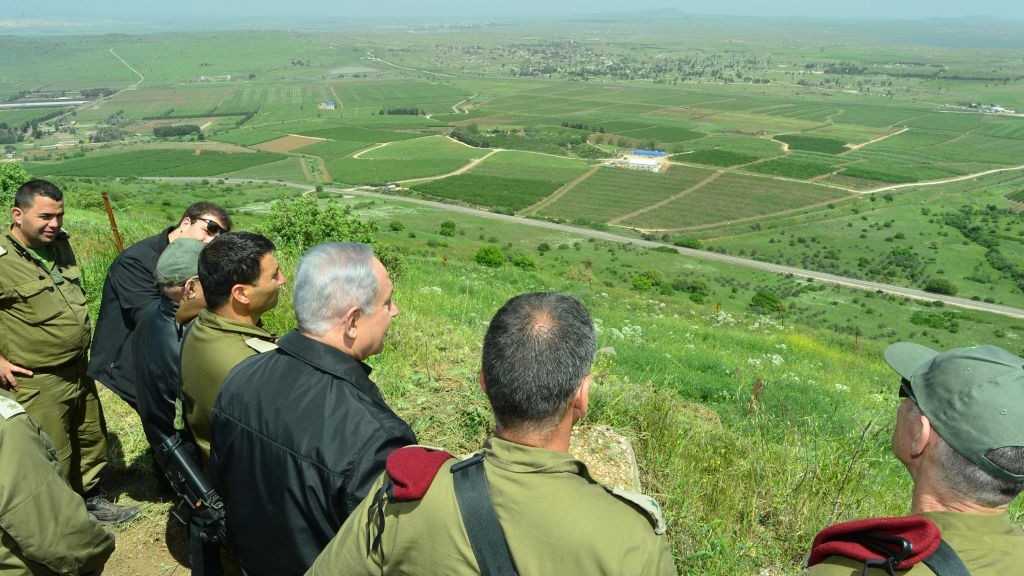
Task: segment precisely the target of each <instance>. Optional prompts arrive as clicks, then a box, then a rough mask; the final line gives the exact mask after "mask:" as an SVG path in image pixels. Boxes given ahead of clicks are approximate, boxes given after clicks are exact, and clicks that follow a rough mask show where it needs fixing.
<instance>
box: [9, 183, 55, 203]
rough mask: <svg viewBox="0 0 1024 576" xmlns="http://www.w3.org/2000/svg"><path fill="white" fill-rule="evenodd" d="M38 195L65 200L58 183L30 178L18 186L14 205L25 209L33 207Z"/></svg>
mask: <svg viewBox="0 0 1024 576" xmlns="http://www.w3.org/2000/svg"><path fill="white" fill-rule="evenodd" d="M36 196H46V197H47V198H50V199H51V200H55V201H57V202H63V201H64V193H63V192H61V191H60V188H58V187H57V185H56V184H54V183H53V182H50V181H49V180H29V181H28V182H25V183H24V184H22V185H21V187H20V188H18V191H17V192H15V193H14V207H15V208H21V209H22V210H25V209H27V208H31V207H32V204H34V203H35V201H36Z"/></svg>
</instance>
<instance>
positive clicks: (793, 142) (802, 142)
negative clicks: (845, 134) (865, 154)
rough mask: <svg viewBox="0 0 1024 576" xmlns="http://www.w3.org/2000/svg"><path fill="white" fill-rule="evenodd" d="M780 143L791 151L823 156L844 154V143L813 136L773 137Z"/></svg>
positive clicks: (789, 135)
mask: <svg viewBox="0 0 1024 576" xmlns="http://www.w3.org/2000/svg"><path fill="white" fill-rule="evenodd" d="M775 139H776V140H778V141H780V142H785V143H786V144H789V147H790V148H791V149H793V150H806V151H808V152H824V153H825V154H839V153H840V152H846V150H847V148H846V142H843V141H841V140H834V139H832V138H817V137H815V136H803V135H800V134H781V135H779V136H776V137H775Z"/></svg>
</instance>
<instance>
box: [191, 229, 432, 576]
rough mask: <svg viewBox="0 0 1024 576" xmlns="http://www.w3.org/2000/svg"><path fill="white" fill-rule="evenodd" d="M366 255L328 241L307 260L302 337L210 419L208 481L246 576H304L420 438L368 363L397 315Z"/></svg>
mask: <svg viewBox="0 0 1024 576" xmlns="http://www.w3.org/2000/svg"><path fill="white" fill-rule="evenodd" d="M392 296H393V285H392V283H391V279H390V277H389V276H388V271H387V270H386V269H385V268H384V265H383V264H381V262H380V260H378V259H377V258H376V257H375V256H374V254H373V251H372V250H371V248H370V247H369V246H366V245H364V244H351V243H345V244H343V243H331V244H321V245H319V246H316V247H314V248H312V249H310V250H309V251H308V252H306V254H304V255H303V257H302V260H301V261H300V262H299V269H298V272H297V273H296V278H295V283H294V295H293V299H294V300H293V305H294V308H295V316H296V319H297V320H298V329H297V330H295V331H293V332H290V333H288V334H286V335H285V336H283V337H282V338H281V339H280V340H279V341H278V342H277V345H278V348H277V349H276V350H273V351H270V352H266V353H264V354H260V355H257V356H254V357H252V358H249V359H247V360H245V361H243V362H242V363H240V364H239V365H238V366H236V367H235V368H234V369H233V370H232V371H231V373H230V374H229V375H228V377H227V379H225V381H224V384H223V387H222V388H221V390H220V393H219V395H218V396H217V401H216V404H215V405H214V409H213V415H212V418H211V428H212V432H213V434H212V435H213V438H212V453H211V460H210V474H211V477H212V479H213V481H214V484H215V486H216V487H217V489H218V491H219V492H220V494H221V495H222V496H223V498H224V501H225V503H226V507H227V514H228V531H229V533H230V535H231V536H230V537H231V545H232V547H233V548H234V552H235V556H236V557H237V558H238V560H239V563H240V564H241V566H242V568H243V569H244V570H245V572H246V573H247V574H248V575H249V576H260V575H262V574H267V575H280V574H300V573H302V572H303V571H305V570H306V569H307V568H308V567H309V566H310V565H311V564H312V563H313V560H314V559H315V558H316V556H317V554H319V552H320V550H321V549H323V547H324V546H326V545H327V543H328V542H329V541H330V539H331V537H333V536H334V534H335V533H336V532H337V531H338V529H339V528H341V525H342V523H343V522H344V521H345V518H347V517H348V515H349V513H350V512H351V511H352V510H353V509H354V508H355V507H356V506H357V505H358V504H359V502H360V501H361V500H362V499H363V497H365V496H366V494H367V493H368V492H369V489H370V486H371V485H372V484H373V482H374V480H376V478H377V477H378V476H379V475H380V473H381V471H383V470H384V462H385V459H386V458H387V456H388V454H390V453H391V451H393V450H395V449H396V448H400V447H402V446H405V445H408V444H414V443H415V442H416V436H415V435H414V434H413V432H412V429H410V428H409V426H408V424H406V423H405V422H404V421H403V420H402V419H401V418H399V417H398V416H397V415H395V413H394V412H393V411H392V410H391V408H389V407H388V405H387V403H385V401H384V398H383V397H382V396H381V393H380V391H379V390H378V389H377V386H376V385H375V384H374V383H373V381H371V380H370V378H369V375H370V367H369V366H367V365H366V364H364V363H363V361H364V360H366V359H367V358H368V357H370V356H372V355H374V354H377V353H378V352H380V351H381V348H382V347H383V344H384V336H385V334H386V333H387V329H388V326H389V325H390V323H391V319H392V318H394V317H395V316H397V315H398V306H397V305H396V304H395V302H394V300H393V297H392Z"/></svg>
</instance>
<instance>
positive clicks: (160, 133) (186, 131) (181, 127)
mask: <svg viewBox="0 0 1024 576" xmlns="http://www.w3.org/2000/svg"><path fill="white" fill-rule="evenodd" d="M202 133H203V131H202V130H200V129H199V126H196V125H195V124H174V125H172V126H157V127H155V128H153V136H156V137H157V138H175V137H177V136H188V135H190V134H199V135H202Z"/></svg>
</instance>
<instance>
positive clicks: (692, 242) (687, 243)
mask: <svg viewBox="0 0 1024 576" xmlns="http://www.w3.org/2000/svg"><path fill="white" fill-rule="evenodd" d="M672 243H673V244H675V245H676V246H680V247H682V248H693V249H694V250H700V247H701V243H700V240H698V239H696V238H691V237H689V236H676V237H675V238H673V239H672Z"/></svg>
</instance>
